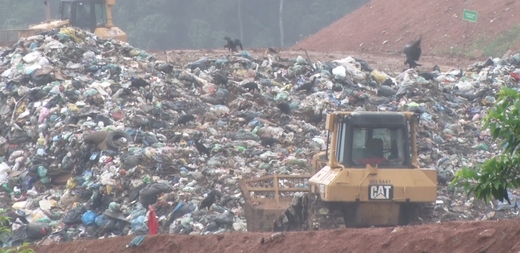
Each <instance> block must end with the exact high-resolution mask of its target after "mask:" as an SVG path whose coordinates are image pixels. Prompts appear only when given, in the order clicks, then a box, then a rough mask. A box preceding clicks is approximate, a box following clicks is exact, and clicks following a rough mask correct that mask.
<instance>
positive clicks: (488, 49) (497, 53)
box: [434, 26, 520, 58]
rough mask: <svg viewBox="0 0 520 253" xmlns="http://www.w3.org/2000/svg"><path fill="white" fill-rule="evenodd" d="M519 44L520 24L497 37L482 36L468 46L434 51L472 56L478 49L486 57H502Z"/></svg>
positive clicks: (451, 54) (450, 54) (458, 55)
mask: <svg viewBox="0 0 520 253" xmlns="http://www.w3.org/2000/svg"><path fill="white" fill-rule="evenodd" d="M519 44H520V26H515V27H513V28H512V29H510V30H508V31H506V32H504V33H502V34H500V35H498V36H497V37H487V36H486V37H480V38H478V39H477V40H475V41H474V42H473V43H471V44H469V43H468V45H467V46H466V48H464V47H463V46H456V47H450V48H438V49H435V50H434V52H435V54H440V55H449V56H456V57H466V58H472V57H473V56H474V55H473V52H474V51H477V50H478V51H482V56H485V57H502V55H504V54H505V53H506V52H507V50H509V49H511V48H513V47H514V46H516V45H519Z"/></svg>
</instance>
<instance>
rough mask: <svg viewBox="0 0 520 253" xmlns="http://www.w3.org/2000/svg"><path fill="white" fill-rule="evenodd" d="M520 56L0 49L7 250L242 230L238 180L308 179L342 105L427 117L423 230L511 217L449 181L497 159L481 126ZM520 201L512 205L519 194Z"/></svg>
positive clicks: (48, 42) (0, 175) (105, 45)
mask: <svg viewBox="0 0 520 253" xmlns="http://www.w3.org/2000/svg"><path fill="white" fill-rule="evenodd" d="M519 66H520V55H518V54H517V55H513V56H511V57H510V58H508V59H489V60H488V61H486V62H479V63H475V64H474V65H472V66H469V67H468V69H467V70H458V69H454V70H450V71H448V72H442V73H441V72H427V73H426V74H425V73H424V72H421V71H419V72H418V71H416V70H413V69H410V70H407V71H405V72H403V73H383V72H381V71H378V70H374V69H372V68H371V67H370V66H369V65H368V64H367V63H366V62H365V61H363V60H361V59H355V58H353V57H350V56H348V57H346V58H343V59H338V60H332V61H328V62H319V61H318V62H315V63H310V62H309V61H308V60H305V58H303V57H297V58H296V59H283V58H279V57H278V56H273V55H266V56H258V57H255V56H254V55H251V54H250V53H248V52H247V51H243V52H241V53H238V54H235V55H211V54H208V56H207V57H204V58H201V59H199V60H197V61H195V62H166V61H160V60H157V59H156V57H155V56H153V55H150V54H148V53H146V52H145V51H143V50H140V49H137V48H134V47H132V46H131V45H129V44H127V43H123V42H119V41H115V40H106V39H101V38H98V37H96V36H95V35H93V34H91V33H88V32H85V31H81V30H76V29H73V28H67V29H61V30H53V31H48V32H45V33H42V34H39V35H36V36H33V37H29V38H25V39H22V40H20V41H19V42H18V43H17V44H16V45H14V46H13V47H12V48H5V49H0V76H1V82H0V91H1V95H0V100H1V103H0V125H1V127H0V130H1V134H2V136H1V139H0V155H1V156H2V158H1V159H2V160H1V161H0V162H1V163H0V184H2V189H3V191H2V195H1V196H2V199H3V200H2V201H1V202H0V205H1V206H0V208H4V209H7V210H8V212H7V215H8V216H9V217H11V218H13V220H12V222H10V224H9V226H10V228H11V229H12V230H13V232H14V233H13V234H12V235H4V236H2V241H3V243H4V245H7V246H9V245H18V244H19V243H21V242H36V241H40V240H44V243H51V242H53V241H56V242H65V241H71V240H80V239H82V238H103V237H111V236H121V235H129V234H133V235H144V234H148V233H149V232H150V231H155V232H154V233H156V232H157V233H173V234H219V233H223V232H230V231H246V220H245V218H244V215H243V209H242V206H243V204H244V199H243V198H242V196H241V191H240V189H239V188H238V180H240V179H241V178H250V177H257V176H263V175H268V174H274V173H278V174H308V173H309V168H310V162H309V161H310V159H311V157H312V155H313V154H314V153H316V152H318V151H320V150H323V149H325V147H326V138H327V133H326V131H324V130H323V119H322V118H321V119H320V117H316V116H317V115H319V113H320V111H323V113H327V112H332V111H337V110H350V111H352V110H380V111H405V110H413V111H416V112H419V113H421V121H420V128H419V140H420V141H419V151H420V155H419V159H420V163H421V166H423V167H435V168H436V169H437V170H438V172H439V179H440V182H441V183H442V185H440V186H439V198H438V201H437V203H436V204H435V209H434V213H433V215H432V216H431V217H428V218H427V219H426V220H424V222H438V221H450V220H460V219H465V220H475V219H498V218H508V217H513V216H515V215H514V210H513V209H514V208H515V207H516V206H508V205H504V204H502V203H495V205H492V206H486V205H484V204H483V203H476V204H472V202H471V199H467V198H466V197H465V195H463V193H462V192H460V191H456V190H453V189H452V190H449V189H448V187H447V186H445V185H444V184H445V183H446V182H448V181H449V180H450V179H451V177H452V176H453V174H454V173H455V172H456V171H457V170H458V169H459V168H461V167H462V166H471V165H472V164H476V163H480V162H482V161H484V160H485V159H486V158H489V157H492V156H494V155H496V154H497V152H498V151H497V147H496V145H494V144H492V143H491V142H490V141H491V140H490V135H489V132H486V131H482V130H481V127H480V122H479V119H480V118H481V117H483V116H484V115H485V112H486V110H487V108H489V106H491V105H493V102H494V101H495V98H494V94H495V92H496V91H497V90H499V89H500V87H502V86H511V87H513V86H516V85H517V82H518V73H520V72H519V69H518V68H519ZM514 197H515V196H514V195H513V196H512V198H514Z"/></svg>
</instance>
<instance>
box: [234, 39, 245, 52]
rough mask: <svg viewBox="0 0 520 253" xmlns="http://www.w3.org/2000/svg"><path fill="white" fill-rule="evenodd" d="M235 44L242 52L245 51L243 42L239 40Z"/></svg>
mask: <svg viewBox="0 0 520 253" xmlns="http://www.w3.org/2000/svg"><path fill="white" fill-rule="evenodd" d="M234 44H235V46H237V47H240V50H244V49H243V48H242V41H240V40H239V39H235V43H234Z"/></svg>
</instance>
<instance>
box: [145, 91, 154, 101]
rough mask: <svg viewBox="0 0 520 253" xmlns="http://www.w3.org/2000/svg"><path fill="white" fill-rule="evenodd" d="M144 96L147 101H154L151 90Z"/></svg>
mask: <svg viewBox="0 0 520 253" xmlns="http://www.w3.org/2000/svg"><path fill="white" fill-rule="evenodd" d="M144 98H145V99H146V102H150V103H151V102H153V94H152V93H151V92H148V93H146V95H145V96H144Z"/></svg>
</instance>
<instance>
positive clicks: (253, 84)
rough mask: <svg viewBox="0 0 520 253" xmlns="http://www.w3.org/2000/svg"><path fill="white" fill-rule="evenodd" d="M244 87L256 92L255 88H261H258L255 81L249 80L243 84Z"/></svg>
mask: <svg viewBox="0 0 520 253" xmlns="http://www.w3.org/2000/svg"><path fill="white" fill-rule="evenodd" d="M242 87H243V88H246V89H247V90H248V91H249V92H254V91H255V90H260V89H259V88H258V84H257V83H255V82H248V83H246V84H244V85H242Z"/></svg>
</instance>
